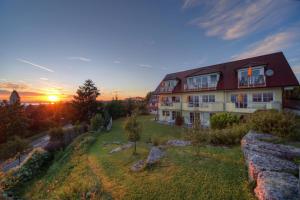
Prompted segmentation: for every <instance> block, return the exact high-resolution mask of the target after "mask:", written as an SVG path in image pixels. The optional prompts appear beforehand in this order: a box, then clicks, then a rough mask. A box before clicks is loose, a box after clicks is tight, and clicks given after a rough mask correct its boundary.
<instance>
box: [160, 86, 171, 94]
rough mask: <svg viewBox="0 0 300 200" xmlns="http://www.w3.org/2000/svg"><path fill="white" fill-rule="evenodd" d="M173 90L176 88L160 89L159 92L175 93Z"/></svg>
mask: <svg viewBox="0 0 300 200" xmlns="http://www.w3.org/2000/svg"><path fill="white" fill-rule="evenodd" d="M173 89H174V87H160V88H159V91H160V92H161V93H170V92H172V91H173Z"/></svg>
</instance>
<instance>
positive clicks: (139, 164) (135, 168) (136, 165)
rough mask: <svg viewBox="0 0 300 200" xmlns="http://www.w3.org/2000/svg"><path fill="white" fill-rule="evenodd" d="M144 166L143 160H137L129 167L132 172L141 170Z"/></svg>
mask: <svg viewBox="0 0 300 200" xmlns="http://www.w3.org/2000/svg"><path fill="white" fill-rule="evenodd" d="M144 167H145V161H144V160H139V161H137V162H136V163H134V164H133V165H132V166H131V168H130V169H131V171H133V172H138V171H141V170H142V169H144Z"/></svg>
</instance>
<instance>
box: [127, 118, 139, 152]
mask: <svg viewBox="0 0 300 200" xmlns="http://www.w3.org/2000/svg"><path fill="white" fill-rule="evenodd" d="M124 129H125V131H126V133H127V139H128V140H129V141H130V142H134V150H133V154H136V142H137V141H139V140H140V134H141V132H142V126H141V124H140V123H139V122H138V121H137V116H136V114H133V115H131V117H129V118H128V119H127V121H126V123H125V126H124Z"/></svg>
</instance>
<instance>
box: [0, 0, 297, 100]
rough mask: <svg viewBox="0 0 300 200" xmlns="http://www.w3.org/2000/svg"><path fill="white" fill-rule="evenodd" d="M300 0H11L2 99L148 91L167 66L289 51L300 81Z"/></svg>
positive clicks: (4, 2) (4, 20) (0, 32)
mask: <svg viewBox="0 0 300 200" xmlns="http://www.w3.org/2000/svg"><path fill="white" fill-rule="evenodd" d="M299 10H300V1H298V0H207V1H206V0H148V1H146V0H127V1H125V0H85V1H83V0H43V1H41V0H26V1H21V0H1V1H0V99H7V98H8V96H9V94H10V92H11V91H12V90H13V89H16V90H17V91H19V93H20V95H21V99H22V101H27V102H38V101H47V100H48V96H49V95H57V96H59V97H60V99H61V100H69V99H71V97H72V95H74V94H75V92H76V90H77V88H78V86H79V85H82V84H83V82H84V81H85V80H86V79H92V80H93V81H94V82H95V83H96V86H97V87H98V88H99V89H100V93H101V95H100V97H99V99H102V100H109V99H112V97H113V96H115V95H118V97H119V98H126V97H135V96H145V95H146V93H147V92H148V91H151V90H154V89H155V88H156V86H157V85H158V84H159V82H160V80H161V79H162V78H163V77H164V76H165V75H166V74H167V73H172V72H177V71H182V70H187V69H191V68H196V67H202V66H207V65H211V64H217V63H222V62H227V61H232V60H236V59H241V58H246V57H251V56H256V55H263V54H268V53H272V52H278V51H282V52H283V53H284V55H285V56H286V58H287V59H288V62H289V63H290V65H291V67H292V69H293V71H294V72H295V74H296V76H297V78H298V80H300V12H299Z"/></svg>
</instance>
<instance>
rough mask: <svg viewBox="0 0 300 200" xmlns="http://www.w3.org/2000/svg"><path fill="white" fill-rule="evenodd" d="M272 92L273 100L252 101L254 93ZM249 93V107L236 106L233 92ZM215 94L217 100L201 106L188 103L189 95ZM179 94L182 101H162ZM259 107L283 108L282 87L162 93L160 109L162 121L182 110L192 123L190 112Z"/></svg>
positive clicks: (169, 119) (239, 111) (185, 119)
mask: <svg viewBox="0 0 300 200" xmlns="http://www.w3.org/2000/svg"><path fill="white" fill-rule="evenodd" d="M263 92H272V93H273V101H272V102H252V95H253V94H254V93H263ZM241 93H242V94H247V102H248V106H247V108H236V105H235V103H231V95H232V94H241ZM212 94H213V95H215V102H211V103H201V100H200V104H199V107H190V106H189V104H188V96H202V95H212ZM172 96H179V97H180V102H176V103H175V102H174V103H171V104H170V105H163V104H161V102H160V99H161V97H169V98H172ZM258 109H278V110H281V109H282V89H281V88H260V89H248V90H247V89H239V90H234V91H209V92H187V93H181V94H167V95H160V98H159V103H158V110H159V112H158V113H159V120H160V121H167V122H171V121H172V111H178V112H181V114H182V117H183V118H184V122H185V123H186V124H189V123H190V113H191V112H194V113H196V112H200V113H216V112H224V111H227V112H235V113H252V112H255V111H256V110H258ZM163 111H169V112H170V115H169V116H163V113H162V112H163Z"/></svg>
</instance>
